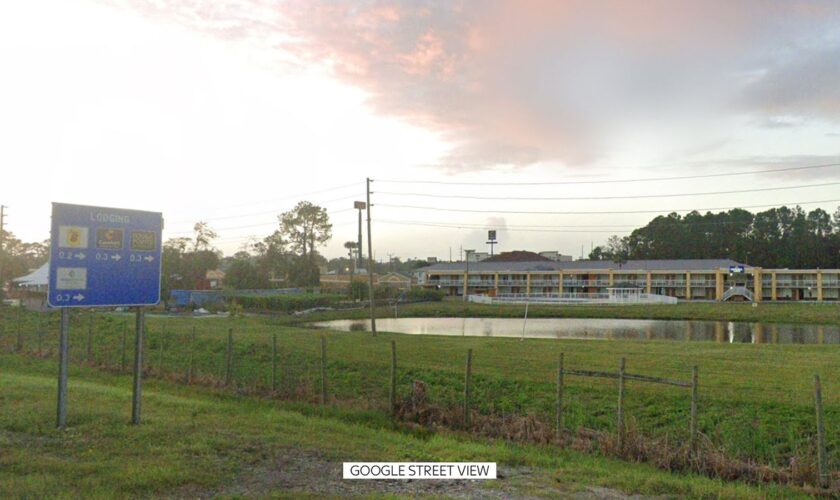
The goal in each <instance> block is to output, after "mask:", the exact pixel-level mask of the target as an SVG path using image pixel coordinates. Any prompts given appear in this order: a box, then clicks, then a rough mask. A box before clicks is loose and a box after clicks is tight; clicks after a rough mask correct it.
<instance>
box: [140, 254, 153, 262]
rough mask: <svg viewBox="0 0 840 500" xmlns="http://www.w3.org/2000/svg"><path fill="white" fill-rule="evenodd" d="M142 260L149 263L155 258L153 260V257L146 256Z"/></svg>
mask: <svg viewBox="0 0 840 500" xmlns="http://www.w3.org/2000/svg"><path fill="white" fill-rule="evenodd" d="M143 258H144V259H145V260H146V262H151V261H153V260H155V258H154V257H152V256H151V255H147V256H145V257H143Z"/></svg>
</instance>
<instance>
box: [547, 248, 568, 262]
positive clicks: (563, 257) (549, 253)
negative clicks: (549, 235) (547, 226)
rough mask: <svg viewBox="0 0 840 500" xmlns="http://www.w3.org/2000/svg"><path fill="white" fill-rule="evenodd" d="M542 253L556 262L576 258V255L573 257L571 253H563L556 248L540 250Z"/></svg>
mask: <svg viewBox="0 0 840 500" xmlns="http://www.w3.org/2000/svg"><path fill="white" fill-rule="evenodd" d="M540 255H541V256H543V257H545V258H546V259H551V260H553V261H556V262H571V261H573V260H574V257H572V256H571V255H563V254H562V253H560V252H556V251H554V250H550V251H547V252H540Z"/></svg>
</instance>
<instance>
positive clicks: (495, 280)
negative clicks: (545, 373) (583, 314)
mask: <svg viewBox="0 0 840 500" xmlns="http://www.w3.org/2000/svg"><path fill="white" fill-rule="evenodd" d="M465 283H466V284H467V286H466V287H465V286H464V284H465ZM418 284H419V285H420V286H423V287H427V288H437V289H440V290H443V291H445V292H446V293H447V295H455V296H461V295H490V296H494V297H504V296H511V295H516V296H522V295H524V296H532V297H561V296H565V295H568V294H572V295H574V294H581V295H583V294H606V293H607V292H608V289H610V288H613V289H614V288H623V289H626V288H638V289H640V290H641V292H642V293H647V294H657V295H666V296H670V297H676V298H678V299H680V300H697V301H703V300H705V301H725V300H754V301H756V302H760V301H817V302H822V301H836V300H838V293H839V292H840V269H762V268H760V267H753V266H750V265H746V264H741V263H738V262H735V261H733V260H729V259H676V260H630V261H627V262H624V263H621V264H619V263H616V262H611V261H591V260H578V261H568V262H564V261H559V262H558V261H551V260H544V261H534V262H469V263H467V262H449V263H439V264H434V265H431V266H428V267H424V268H422V269H420V270H419V272H418Z"/></svg>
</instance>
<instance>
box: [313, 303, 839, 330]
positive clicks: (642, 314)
mask: <svg viewBox="0 0 840 500" xmlns="http://www.w3.org/2000/svg"><path fill="white" fill-rule="evenodd" d="M398 312H399V315H400V316H402V317H462V316H465V315H466V316H467V317H499V318H521V317H522V316H523V315H524V313H525V306H520V305H487V304H466V305H465V304H464V303H462V302H461V301H460V300H453V299H449V300H446V301H443V302H427V303H420V304H410V305H399V306H398ZM393 314H394V309H393V308H391V307H380V308H378V309H377V315H378V316H381V317H393ZM368 315H369V312H368V311H367V309H364V308H360V309H357V310H354V311H333V312H326V313H320V314H317V315H312V316H310V317H307V318H306V320H307V321H309V320H310V319H311V318H317V319H334V318H335V319H337V318H365V317H368ZM528 317H533V318H628V319H665V320H680V319H694V320H719V321H746V322H762V323H806V324H822V325H840V303H836V302H835V303H763V304H759V305H758V306H757V307H752V304H749V303H729V302H727V303H717V302H694V303H692V302H687V303H685V302H683V303H679V304H674V305H668V304H654V305H623V306H603V305H598V306H594V305H575V306H552V305H532V306H529V307H528Z"/></svg>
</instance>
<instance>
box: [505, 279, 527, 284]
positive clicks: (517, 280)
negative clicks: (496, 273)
mask: <svg viewBox="0 0 840 500" xmlns="http://www.w3.org/2000/svg"><path fill="white" fill-rule="evenodd" d="M527 284H528V280H520V279H507V280H503V279H500V280H499V286H525V285H527Z"/></svg>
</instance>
